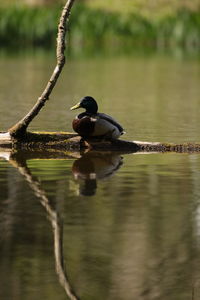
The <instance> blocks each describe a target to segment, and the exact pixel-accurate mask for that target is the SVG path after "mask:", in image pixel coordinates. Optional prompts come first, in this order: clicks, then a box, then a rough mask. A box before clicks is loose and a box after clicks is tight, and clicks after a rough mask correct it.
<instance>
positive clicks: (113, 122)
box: [97, 113, 124, 134]
mask: <svg viewBox="0 0 200 300" xmlns="http://www.w3.org/2000/svg"><path fill="white" fill-rule="evenodd" d="M97 116H98V117H99V118H101V119H104V120H106V121H108V122H110V123H111V124H113V125H114V126H116V127H117V128H118V129H119V131H120V132H121V133H122V134H123V133H124V129H123V127H122V126H121V125H120V124H119V123H118V122H117V121H116V120H115V119H113V118H112V117H111V116H109V115H106V114H104V113H97Z"/></svg>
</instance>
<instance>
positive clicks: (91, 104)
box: [70, 96, 98, 114]
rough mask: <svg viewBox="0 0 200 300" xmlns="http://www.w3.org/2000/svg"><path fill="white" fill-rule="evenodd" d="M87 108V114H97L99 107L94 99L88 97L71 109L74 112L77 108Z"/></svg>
mask: <svg viewBox="0 0 200 300" xmlns="http://www.w3.org/2000/svg"><path fill="white" fill-rule="evenodd" d="M81 107H82V108H85V110H86V112H88V113H92V114H96V113H97V111H98V105H97V102H96V100H95V99H94V98H92V97H90V96H86V97H84V98H83V99H81V101H80V102H79V103H77V104H76V105H74V106H72V107H71V108H70V109H71V110H74V109H77V108H81Z"/></svg>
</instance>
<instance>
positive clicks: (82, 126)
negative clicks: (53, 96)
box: [71, 96, 124, 139]
mask: <svg viewBox="0 0 200 300" xmlns="http://www.w3.org/2000/svg"><path fill="white" fill-rule="evenodd" d="M81 107H82V108H84V109H85V112H83V113H81V114H79V115H78V116H76V118H75V119H74V120H73V122H72V127H73V129H74V131H76V132H77V133H78V134H79V135H80V136H82V137H83V138H89V137H97V138H107V139H117V138H119V137H120V135H122V134H123V133H124V130H123V128H122V126H121V125H120V124H119V123H117V121H115V120H114V119H113V118H112V117H111V116H108V115H106V114H104V113H98V105H97V102H96V100H95V99H94V98H92V97H90V96H86V97H84V98H83V99H81V101H80V102H79V103H77V104H76V105H75V106H73V107H71V110H74V109H77V108H81Z"/></svg>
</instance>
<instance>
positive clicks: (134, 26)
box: [0, 5, 200, 51]
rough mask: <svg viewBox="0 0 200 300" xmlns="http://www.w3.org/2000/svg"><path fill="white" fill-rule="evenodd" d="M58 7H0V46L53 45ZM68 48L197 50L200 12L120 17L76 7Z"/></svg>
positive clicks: (86, 7)
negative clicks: (104, 47)
mask: <svg viewBox="0 0 200 300" xmlns="http://www.w3.org/2000/svg"><path fill="white" fill-rule="evenodd" d="M59 14H60V7H58V6H55V7H53V8H52V7H51V8H48V7H34V8H33V7H25V6H24V7H23V6H14V7H13V6H10V7H1V8H0V44H1V46H6V47H7V46H11V47H13V46H14V47H19V48H21V47H28V46H44V47H45V46H48V47H49V46H51V45H54V44H55V38H56V32H57V22H58V18H59ZM70 23H71V24H70V28H71V29H70V43H69V46H70V49H72V50H74V51H77V49H78V48H80V47H82V46H85V47H89V48H90V47H98V48H99V47H103V46H105V45H106V46H107V45H108V46H112V45H113V44H114V45H118V46H119V47H127V46H131V47H138V46H140V47H141V46H142V47H151V48H156V49H169V48H174V47H181V48H183V49H187V50H188V49H189V50H191V49H199V47H200V12H199V11H190V10H186V9H185V10H183V9H181V10H179V11H177V12H175V13H174V14H171V15H169V16H163V17H160V18H156V19H153V18H150V17H148V18H147V17H144V16H141V15H139V14H134V13H129V14H120V13H113V12H108V11H103V10H97V9H92V8H89V7H88V6H86V5H76V6H75V7H74V9H73V12H72V15H71V19H70Z"/></svg>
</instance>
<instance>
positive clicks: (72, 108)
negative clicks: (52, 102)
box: [70, 102, 81, 110]
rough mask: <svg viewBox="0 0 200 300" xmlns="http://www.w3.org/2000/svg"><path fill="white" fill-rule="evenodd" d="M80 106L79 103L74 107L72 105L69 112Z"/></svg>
mask: <svg viewBox="0 0 200 300" xmlns="http://www.w3.org/2000/svg"><path fill="white" fill-rule="evenodd" d="M80 107H81V106H80V102H79V103H77V104H76V105H74V106H72V107H71V108H70V110H74V109H77V108H80Z"/></svg>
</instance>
